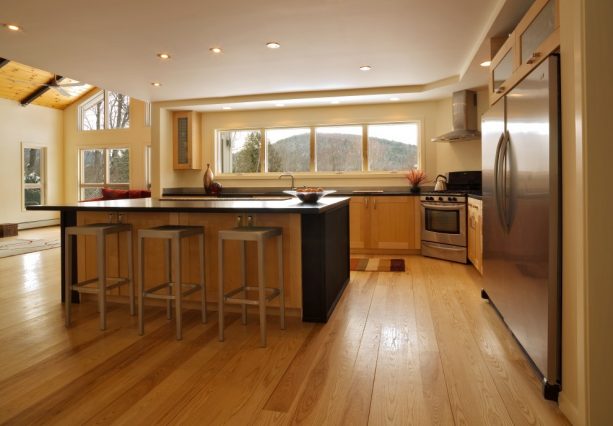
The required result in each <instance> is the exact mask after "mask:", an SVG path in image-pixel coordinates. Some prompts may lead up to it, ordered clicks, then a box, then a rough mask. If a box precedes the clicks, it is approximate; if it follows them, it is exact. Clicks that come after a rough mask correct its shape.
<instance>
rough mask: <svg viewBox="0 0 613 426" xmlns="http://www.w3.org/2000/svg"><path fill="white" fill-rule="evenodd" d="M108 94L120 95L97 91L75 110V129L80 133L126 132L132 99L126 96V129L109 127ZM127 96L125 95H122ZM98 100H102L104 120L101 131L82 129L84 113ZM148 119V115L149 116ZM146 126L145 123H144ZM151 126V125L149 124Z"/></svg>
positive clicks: (129, 120)
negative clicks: (127, 99)
mask: <svg viewBox="0 0 613 426" xmlns="http://www.w3.org/2000/svg"><path fill="white" fill-rule="evenodd" d="M109 92H113V93H117V94H120V93H119V92H114V91H112V90H99V91H97V92H96V93H94V94H93V95H92V96H90V97H89V98H87V99H86V100H85V101H83V102H82V103H81V104H79V107H78V108H77V111H78V113H77V128H78V130H79V131H81V132H101V131H105V130H107V131H108V130H110V131H113V130H128V129H129V128H130V124H131V119H132V97H130V96H128V98H129V101H128V125H127V126H126V127H110V108H109ZM124 96H127V95H124ZM100 98H102V101H103V102H102V104H103V105H104V120H103V122H102V128H101V129H84V128H83V127H84V126H83V119H84V117H85V114H84V111H86V110H88V109H90V108H91V107H92V106H94V105H95V104H97V103H98V102H100ZM149 119H150V115H149ZM145 120H147V114H145ZM145 125H146V121H145ZM149 126H151V123H149Z"/></svg>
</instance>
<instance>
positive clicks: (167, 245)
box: [164, 240, 172, 319]
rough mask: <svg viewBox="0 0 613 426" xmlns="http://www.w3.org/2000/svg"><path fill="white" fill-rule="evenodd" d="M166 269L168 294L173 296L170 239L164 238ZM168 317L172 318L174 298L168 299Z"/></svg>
mask: <svg viewBox="0 0 613 426" xmlns="http://www.w3.org/2000/svg"><path fill="white" fill-rule="evenodd" d="M164 268H166V269H164V271H165V272H166V282H167V283H168V295H169V296H172V284H171V283H172V271H171V269H170V240H164ZM166 318H168V319H171V318H172V299H168V300H166Z"/></svg>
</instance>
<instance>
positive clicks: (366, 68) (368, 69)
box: [360, 65, 372, 71]
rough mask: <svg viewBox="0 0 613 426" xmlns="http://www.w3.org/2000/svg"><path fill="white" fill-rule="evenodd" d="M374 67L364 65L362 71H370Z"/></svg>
mask: <svg viewBox="0 0 613 426" xmlns="http://www.w3.org/2000/svg"><path fill="white" fill-rule="evenodd" d="M371 69H372V67H371V66H370V65H362V66H361V67H360V71H370V70H371Z"/></svg>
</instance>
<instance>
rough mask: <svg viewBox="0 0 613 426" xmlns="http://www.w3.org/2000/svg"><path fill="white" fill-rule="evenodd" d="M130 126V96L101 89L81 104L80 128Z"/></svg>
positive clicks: (88, 129)
mask: <svg viewBox="0 0 613 426" xmlns="http://www.w3.org/2000/svg"><path fill="white" fill-rule="evenodd" d="M128 127H130V97H129V96H126V95H122V94H120V93H116V92H110V91H107V90H103V91H100V92H98V93H96V94H95V95H94V96H92V97H91V98H89V99H88V100H86V101H85V102H83V103H82V104H81V105H80V106H79V129H80V130H84V131H90V130H104V129H126V128H128Z"/></svg>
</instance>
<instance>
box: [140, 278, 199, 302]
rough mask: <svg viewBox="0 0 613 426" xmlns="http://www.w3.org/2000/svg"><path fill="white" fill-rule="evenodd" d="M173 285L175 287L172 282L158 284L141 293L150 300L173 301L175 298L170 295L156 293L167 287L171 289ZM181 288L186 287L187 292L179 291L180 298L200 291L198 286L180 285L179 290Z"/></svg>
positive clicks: (190, 284)
mask: <svg viewBox="0 0 613 426" xmlns="http://www.w3.org/2000/svg"><path fill="white" fill-rule="evenodd" d="M174 285H176V283H173V282H169V283H162V284H158V285H156V286H155V287H151V288H150V289H147V290H145V291H143V296H145V297H149V298H152V299H163V300H174V299H175V296H174V295H172V294H159V293H156V291H159V290H162V289H164V288H168V287H173V286H174ZM183 287H187V290H182V291H181V297H184V296H189V295H190V294H192V293H194V292H196V291H198V290H200V284H192V283H181V289H183Z"/></svg>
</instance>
